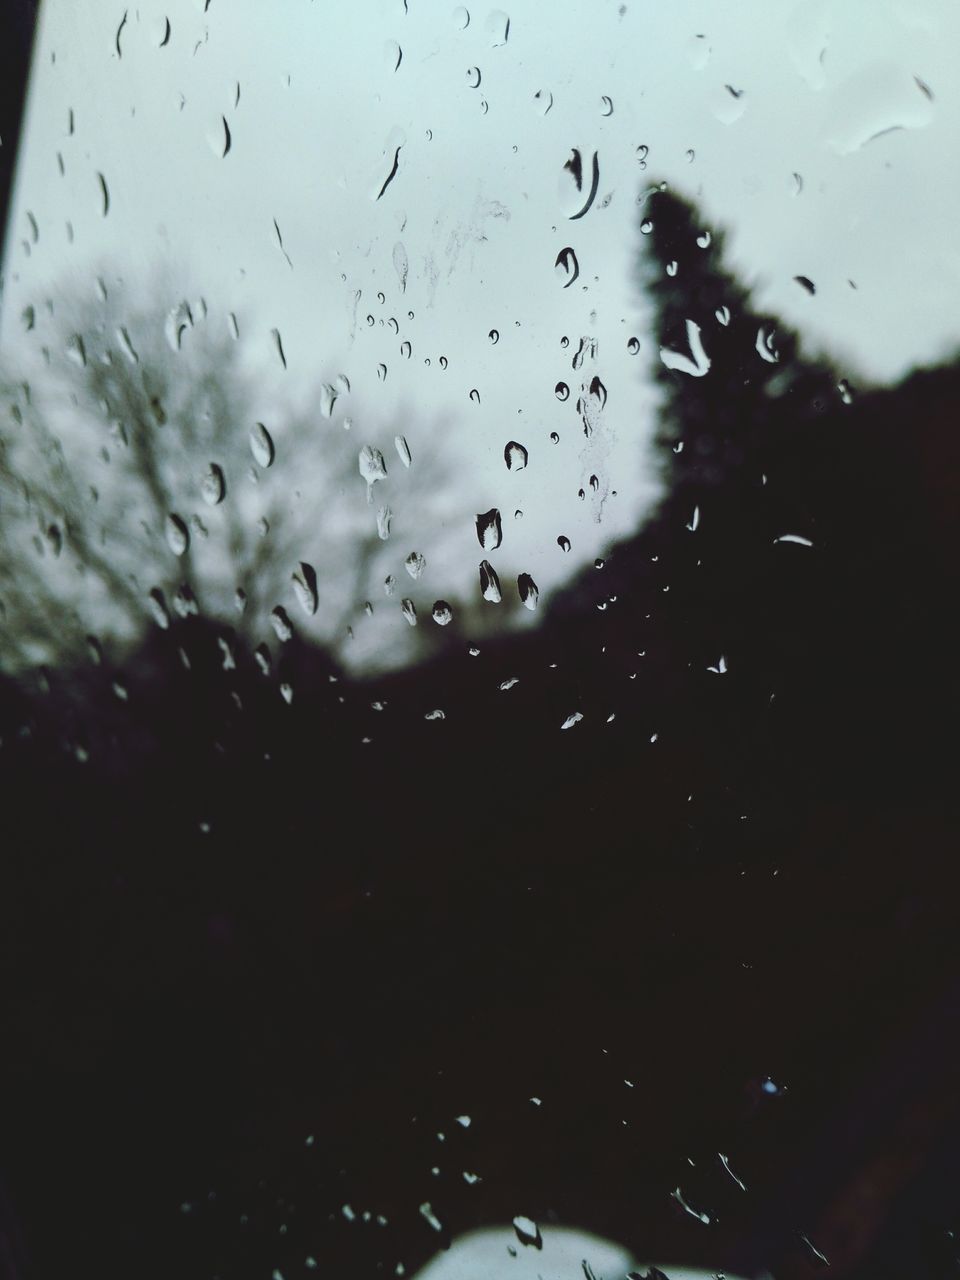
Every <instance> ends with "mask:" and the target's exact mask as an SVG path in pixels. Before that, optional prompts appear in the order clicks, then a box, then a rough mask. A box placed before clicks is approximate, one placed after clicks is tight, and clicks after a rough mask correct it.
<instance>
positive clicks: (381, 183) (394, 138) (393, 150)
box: [370, 129, 406, 200]
mask: <svg viewBox="0 0 960 1280" xmlns="http://www.w3.org/2000/svg"><path fill="white" fill-rule="evenodd" d="M405 140H406V139H405V137H404V135H403V133H402V131H400V130H397V129H394V130H393V131H392V132H391V134H390V137H389V138H388V139H387V145H386V146H385V147H384V151H383V157H382V159H381V162H380V165H379V166H378V170H377V177H376V178H375V179H374V182H373V186H372V188H371V191H370V194H371V196H372V197H373V199H374V200H380V199H382V197H383V195H384V192H385V191H386V190H387V187H389V186H390V184H391V182H393V180H394V178H395V177H396V176H397V171H398V170H399V168H400V152H401V150H402V148H403V145H404V142H405ZM381 175H383V176H381Z"/></svg>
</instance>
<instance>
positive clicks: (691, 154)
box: [683, 147, 697, 164]
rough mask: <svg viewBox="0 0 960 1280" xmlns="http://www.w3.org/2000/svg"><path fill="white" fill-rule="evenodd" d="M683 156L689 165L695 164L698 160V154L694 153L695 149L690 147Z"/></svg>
mask: <svg viewBox="0 0 960 1280" xmlns="http://www.w3.org/2000/svg"><path fill="white" fill-rule="evenodd" d="M683 155H684V158H685V160H686V162H687V164H693V162H694V160H695V159H696V156H697V153H696V152H695V151H694V149H693V147H689V148H688V149H687V150H686V151H685V152H684V153H683Z"/></svg>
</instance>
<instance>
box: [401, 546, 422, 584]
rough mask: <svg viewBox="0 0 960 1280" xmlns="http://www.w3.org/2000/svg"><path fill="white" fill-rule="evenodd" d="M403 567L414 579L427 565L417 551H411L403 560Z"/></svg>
mask: <svg viewBox="0 0 960 1280" xmlns="http://www.w3.org/2000/svg"><path fill="white" fill-rule="evenodd" d="M403 567H404V568H405V569H406V571H407V573H409V575H410V577H411V578H413V579H414V581H416V580H417V578H419V577H420V575H421V574H422V573H423V571H424V569H425V568H426V567H427V562H426V560H425V558H424V557H423V556H422V555H421V554H420V552H419V551H411V552H410V554H409V555H408V556H407V558H406V560H404V562H403Z"/></svg>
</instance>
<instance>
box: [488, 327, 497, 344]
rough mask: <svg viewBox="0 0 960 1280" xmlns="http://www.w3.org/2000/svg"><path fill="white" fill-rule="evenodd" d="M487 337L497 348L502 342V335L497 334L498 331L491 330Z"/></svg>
mask: <svg viewBox="0 0 960 1280" xmlns="http://www.w3.org/2000/svg"><path fill="white" fill-rule="evenodd" d="M487 337H488V338H489V339H490V341H491V342H492V343H493V345H494V346H496V345H497V343H498V342H499V341H500V334H499V333H498V332H497V330H496V329H491V330H490V332H489V333H488V334H487Z"/></svg>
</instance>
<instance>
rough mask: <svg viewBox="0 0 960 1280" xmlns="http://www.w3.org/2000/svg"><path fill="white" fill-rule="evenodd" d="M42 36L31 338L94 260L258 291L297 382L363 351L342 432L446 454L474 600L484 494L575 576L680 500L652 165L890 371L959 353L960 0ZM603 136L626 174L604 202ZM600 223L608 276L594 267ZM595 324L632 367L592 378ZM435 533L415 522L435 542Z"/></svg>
mask: <svg viewBox="0 0 960 1280" xmlns="http://www.w3.org/2000/svg"><path fill="white" fill-rule="evenodd" d="M467 10H468V11H469V14H468V15H467ZM125 15H126V18H125V21H123V20H124V16H125ZM507 15H509V26H507ZM467 16H468V17H469V21H467ZM168 24H169V26H168ZM118 44H119V52H118ZM38 49H39V52H38V55H37V59H36V64H35V67H34V71H33V75H32V79H31V85H30V94H29V102H28V109H27V115H26V125H25V135H24V144H23V148H22V151H21V158H20V166H19V171H18V175H17V183H16V188H15V195H14V202H13V207H12V213H11V235H10V236H9V240H8V257H7V262H6V273H5V274H6V285H5V293H4V301H3V314H2V325H3V328H2V338H3V342H4V346H5V347H6V349H7V354H8V355H11V354H14V353H15V352H16V349H17V347H18V344H21V343H22V342H24V341H27V340H28V339H27V338H25V336H24V335H23V334H22V327H21V324H20V321H19V317H20V314H21V312H22V310H23V308H24V307H25V306H26V305H27V304H28V303H38V302H39V301H40V300H41V299H42V298H43V297H46V296H54V297H55V296H56V292H57V289H58V288H59V287H62V282H63V281H64V280H65V279H70V280H72V281H76V282H78V283H79V284H80V285H81V287H82V288H89V289H90V290H91V291H92V289H93V281H94V279H95V276H96V274H97V272H98V271H99V272H102V273H103V274H104V275H105V277H108V278H113V277H117V276H121V277H123V278H124V279H125V281H126V282H127V286H128V288H129V287H131V286H132V285H133V284H135V283H136V282H137V281H138V280H142V281H144V282H147V281H149V280H151V279H153V278H154V277H153V276H152V273H153V272H154V271H155V269H156V267H157V265H158V264H159V265H160V266H161V267H162V269H163V271H164V272H165V275H166V278H167V279H169V280H170V281H171V282H175V281H186V282H188V287H189V289H190V290H191V296H196V295H199V294H203V295H204V297H205V298H206V300H207V302H208V305H209V308H210V317H211V320H210V322H211V323H214V324H222V325H224V326H226V324H227V318H228V315H229V313H230V312H234V313H235V314H236V315H237V317H238V320H239V323H240V326H241V342H242V344H243V347H244V352H245V355H246V357H247V359H248V360H249V361H250V362H251V366H252V367H256V368H257V369H258V370H259V371H260V387H261V391H262V397H263V400H264V402H265V403H267V405H268V406H269V403H270V400H271V397H273V398H275V400H276V403H277V405H278V406H279V405H280V404H281V403H282V402H283V400H284V398H285V397H288V396H291V395H296V394H297V388H302V387H303V386H305V385H307V384H308V383H313V382H315V381H317V380H318V379H320V378H323V379H332V378H333V377H335V376H336V375H337V374H339V373H344V374H346V375H347V376H348V377H349V379H350V382H351V386H352V388H353V390H352V392H351V395H350V396H349V397H345V398H343V399H342V400H341V401H340V402H339V403H338V405H337V412H336V413H335V415H334V418H333V419H332V420H331V421H329V422H327V423H325V424H324V425H323V427H322V429H324V430H339V429H341V427H342V425H343V418H344V416H347V415H349V416H350V417H351V418H352V420H353V425H352V428H351V429H352V430H353V432H354V433H355V435H356V443H357V447H358V448H359V447H360V445H362V444H364V443H367V442H373V441H374V440H375V439H377V442H380V441H379V438H378V424H381V425H382V424H383V423H385V422H388V421H390V422H392V421H393V418H394V416H395V415H397V414H399V415H402V417H403V420H404V421H405V422H408V423H409V426H408V429H407V436H408V439H409V441H410V444H411V447H412V449H413V451H414V455H415V457H416V455H417V453H418V452H419V451H423V450H431V451H439V454H440V456H441V457H442V459H443V460H444V462H445V463H446V464H447V466H448V470H449V473H450V476H451V479H450V482H449V483H450V486H451V487H450V493H449V495H448V496H449V497H451V498H452V502H451V504H450V505H451V512H452V514H451V520H450V524H451V529H450V536H449V538H447V539H446V540H445V541H444V543H443V545H442V546H440V545H438V546H437V547H436V548H434V551H435V557H434V562H433V563H434V566H435V567H436V570H437V573H438V575H439V576H438V579H437V589H438V593H440V592H441V588H442V587H443V581H444V578H443V575H444V574H446V575H447V576H448V577H450V576H451V575H452V576H454V577H458V578H459V579H463V582H464V584H465V583H466V582H467V581H468V580H469V581H475V578H476V565H477V561H478V560H479V558H480V555H479V554H478V552H479V547H478V546H477V542H476V535H475V533H474V529H473V520H474V516H475V514H476V513H477V512H478V511H482V510H485V509H487V508H489V507H493V506H497V507H499V508H500V509H501V510H502V511H503V513H504V520H505V527H504V543H503V548H502V550H501V552H500V553H498V554H499V555H500V560H499V561H498V564H499V565H500V567H501V568H502V569H503V570H505V571H509V570H511V569H512V570H513V571H514V572H516V571H518V570H528V571H530V572H532V573H533V574H534V575H535V577H536V578H537V580H538V581H539V582H540V585H541V589H542V590H543V589H549V588H550V587H551V586H552V585H555V584H557V583H558V582H559V581H561V580H562V579H563V577H564V576H565V575H567V574H569V573H570V572H571V571H572V570H573V569H575V568H577V567H578V566H579V565H581V564H583V563H584V562H585V561H587V560H589V559H592V558H593V557H594V556H595V555H596V554H598V552H599V551H600V550H601V548H602V547H603V545H604V544H605V543H606V542H608V541H610V540H611V539H613V538H614V537H615V536H617V535H618V534H622V533H623V532H625V531H627V530H629V529H632V528H633V527H635V525H636V523H637V521H638V519H639V517H640V515H641V513H642V512H643V511H644V510H646V509H648V508H649V505H650V503H651V501H652V498H653V496H654V493H655V484H654V481H653V479H652V475H651V472H650V468H649V466H648V465H646V462H647V459H646V456H645V444H646V443H647V441H648V440H649V436H650V431H651V424H652V416H653V393H652V390H651V389H650V384H649V381H648V379H647V377H646V372H645V371H646V370H648V369H649V367H650V361H654V360H656V359H657V353H656V350H655V349H654V348H653V347H652V345H651V342H650V339H649V335H648V333H647V330H646V327H645V326H646V316H645V312H644V306H643V302H642V299H640V298H638V297H637V296H636V294H635V292H634V290H633V287H632V283H631V280H632V264H633V261H634V258H635V255H636V252H637V240H638V236H637V208H636V199H637V195H638V193H639V192H640V191H641V190H642V188H643V187H644V185H646V184H648V183H649V182H650V181H651V180H657V181H660V180H665V181H667V182H668V183H669V184H670V185H671V186H673V187H675V188H676V189H678V190H680V191H682V192H684V193H686V194H688V195H691V196H695V197H696V198H698V199H699V200H700V201H701V202H702V204H703V207H704V210H705V216H706V220H707V222H708V224H709V223H710V222H711V221H712V222H713V223H714V224H715V225H717V226H718V227H723V228H725V229H727V230H728V231H729V233H730V237H731V240H730V243H731V250H732V254H733V256H734V259H735V262H736V264H737V266H738V268H739V270H740V271H741V272H742V274H743V275H744V277H745V278H746V279H747V280H749V281H751V282H753V283H755V285H756V287H757V290H758V294H759V300H760V302H761V304H762V305H763V306H764V307H766V308H771V309H773V310H774V311H776V312H779V313H781V314H782V315H783V316H784V317H785V318H786V319H787V320H788V321H790V322H791V323H792V324H794V325H795V326H796V327H797V328H798V329H799V330H800V331H801V333H802V334H803V335H804V336H805V341H806V345H807V349H808V350H810V351H811V352H815V351H817V350H826V351H829V352H831V353H832V354H834V355H836V356H838V357H839V358H840V359H841V360H842V361H843V362H844V367H845V369H847V370H848V371H849V373H850V375H851V377H852V378H853V379H854V380H856V379H857V378H859V379H860V380H861V381H863V380H868V379H871V380H879V381H883V380H892V379H896V378H899V377H900V376H901V375H902V374H903V373H904V372H905V371H906V370H907V369H909V368H910V367H912V366H913V365H915V364H917V363H923V362H927V361H933V360H936V359H938V358H941V357H942V356H943V355H945V354H948V353H949V352H951V351H953V350H954V348H955V346H956V342H957V334H958V329H960V324H958V319H957V317H958V314H960V313H958V310H957V306H956V299H957V297H958V295H960V250H958V236H957V230H956V210H957V208H958V207H960V199H958V197H960V167H958V166H957V164H956V139H957V136H958V134H957V124H958V120H960V103H958V98H960V80H958V77H957V75H956V56H957V50H958V49H960V6H958V5H956V4H955V3H953V2H952V0H902V2H901V0H803V3H800V4H792V3H777V2H776V0H773V2H771V0H741V3H738V4H720V3H716V2H715V3H698V2H697V0H677V2H675V3H672V4H670V5H664V4H660V3H652V2H651V0H644V2H639V0H625V2H624V3H619V0H576V2H571V3H565V4H563V3H561V4H557V5H550V6H546V5H544V4H542V3H540V4H534V3H531V2H530V0H521V2H517V3H509V2H508V3H507V4H506V6H505V11H504V10H499V9H494V8H492V7H491V6H489V5H487V4H482V5H476V6H474V5H470V4H468V5H467V6H466V10H465V9H462V8H458V7H457V6H455V5H454V4H452V3H449V2H448V0H354V2H353V3H350V4H347V3H341V4H336V3H332V2H331V0H316V2H313V0H282V2H278V3H275V4H263V3H262V0H209V3H208V4H207V5H206V6H205V3H204V0H144V3H141V4H139V5H135V4H129V5H128V6H127V7H126V8H125V6H124V3H122V2H121V3H117V4H113V3H106V2H105V0H45V3H44V6H43V11H42V15H41V29H40V39H39V46H38ZM548 106H549V109H546V108H547V107H548ZM71 118H72V122H73V132H72V133H71V132H70V122H71ZM224 120H225V121H226V127H227V129H228V130H229V149H227V150H226V154H224V151H225V149H226V136H227V135H226V132H225V127H224ZM641 146H642V147H644V148H648V151H647V152H646V153H645V154H646V159H645V164H646V168H645V169H644V168H642V167H641V164H640V163H639V159H638V154H639V155H643V154H644V153H642V152H641V153H638V147H641ZM398 147H399V152H398V151H397V148H398ZM572 148H579V149H580V151H581V153H582V155H583V157H584V162H585V164H586V165H589V163H590V157H592V155H593V153H594V152H596V154H597V158H598V167H599V185H598V190H597V196H596V199H595V201H594V203H593V206H592V207H591V208H590V210H589V212H588V213H586V215H585V216H583V217H581V218H576V219H572V218H571V217H570V214H571V213H574V212H576V211H577V208H578V204H579V203H581V202H580V201H578V199H577V197H576V192H575V191H573V190H572V189H571V184H570V182H569V179H568V180H567V183H566V186H565V185H564V182H563V179H564V176H565V175H564V163H565V161H566V160H567V159H568V157H569V155H570V152H571V149H572ZM58 155H59V156H60V157H61V158H62V164H63V173H62V174H61V172H60V162H59V161H58ZM395 159H396V172H395V174H394V176H393V177H392V179H391V180H390V181H389V182H388V181H387V180H388V177H389V175H390V173H391V171H392V169H393V166H394V160H395ZM101 174H102V176H103V180H104V182H105V184H106V189H107V192H108V195H109V207H108V209H107V211H106V213H105V212H104V206H105V201H104V191H103V188H102V185H101V182H100V178H99V176H98V175H101ZM385 184H386V186H385V190H383V193H382V195H380V198H379V199H378V198H376V196H377V193H378V192H380V190H381V188H383V187H384V185H385ZM275 222H276V227H275V225H274V223H275ZM68 223H69V226H70V229H69V231H68V225H67V224H68ZM277 227H278V228H279V236H281V237H282V247H281V244H280V242H279V238H278V232H277ZM398 246H402V248H398ZM568 246H569V247H571V248H573V249H574V251H575V253H576V256H577V259H578V262H579V270H580V275H579V278H578V279H577V280H576V281H575V282H574V283H573V284H572V285H570V287H568V288H564V287H563V280H562V279H560V278H558V275H557V271H556V269H555V261H556V258H557V255H558V253H559V252H560V251H561V250H562V249H564V248H566V247H568ZM404 260H405V261H406V263H407V268H406V286H405V290H404V289H403V288H402V286H401V279H400V275H401V272H402V270H403V262H404ZM798 274H802V275H805V276H807V277H809V278H810V279H811V280H813V281H814V282H815V285H816V294H815V295H814V296H810V295H809V294H808V293H807V292H805V291H804V290H803V289H802V288H800V287H799V286H798V285H797V284H796V283H795V282H794V279H793V278H794V276H796V275H798ZM851 280H852V281H854V282H855V284H856V289H853V288H851V286H850V283H849V282H850V281H851ZM154 287H155V286H154ZM170 287H171V290H172V289H173V288H174V285H173V284H172V283H171V286H170ZM379 292H382V293H383V295H384V302H383V303H381V302H380V301H379V300H378V293H379ZM177 300H178V299H177V296H176V295H175V294H174V293H171V296H169V297H163V298H157V300H156V301H157V305H158V308H160V309H162V310H166V309H167V308H168V307H169V306H171V305H173V304H174V303H175V302H176V301H177ZM411 311H412V312H413V317H412V318H410V316H409V314H408V313H409V312H411ZM368 315H372V316H373V317H374V323H373V325H372V326H369V325H368V322H367V316H368ZM391 318H393V319H395V321H396V330H397V331H396V332H394V331H393V327H392V326H391V325H390V324H389V323H388V322H389V321H390V319H391ZM274 329H276V330H278V331H279V332H280V334H281V336H282V342H283V348H284V352H285V355H286V360H287V366H288V367H287V369H286V370H283V369H282V368H281V366H280V362H279V360H278V358H277V355H276V349H275V345H274V342H273V339H272V337H271V331H272V330H274ZM491 329H496V330H497V331H498V333H499V341H497V342H494V341H492V340H491V338H490V337H489V336H488V335H489V332H490V330H491ZM564 335H566V336H568V337H569V339H570V347H569V348H567V349H564V348H562V347H561V338H562V337H563V336H564ZM585 335H589V336H591V337H592V338H595V339H596V340H597V356H596V361H595V363H593V364H592V365H591V364H590V363H589V362H588V363H587V364H585V365H584V367H583V368H582V369H580V370H579V371H574V370H573V369H572V368H571V357H572V355H573V353H574V351H575V350H576V349H577V346H578V344H579V340H580V338H581V337H583V336H585ZM633 335H637V336H638V337H639V338H640V341H641V350H640V354H639V355H638V356H631V355H630V354H629V353H628V350H627V341H628V339H629V338H630V337H631V336H633ZM404 342H409V344H410V356H409V358H408V357H406V356H405V354H403V353H402V347H401V344H402V343H404ZM707 354H708V355H709V351H708V353H707ZM441 356H444V357H445V358H446V361H447V367H446V368H445V369H444V368H442V367H441V363H440V359H439V358H440V357H441ZM426 360H429V361H430V363H429V365H427V364H426V363H425V361H426ZM381 365H382V366H385V376H384V374H382V373H381V372H378V366H381ZM594 373H598V374H599V375H600V376H601V378H602V380H603V382H604V384H605V386H606V388H607V392H608V399H607V404H606V408H605V409H604V411H603V413H602V414H601V415H600V418H599V420H598V421H597V423H596V424H595V430H594V434H593V436H592V437H591V438H590V439H589V440H588V439H586V438H585V437H584V434H583V430H582V426H581V424H580V421H579V419H578V417H577V414H576V409H575V402H576V398H577V393H578V390H579V387H580V383H581V380H582V379H583V378H584V375H586V380H587V381H589V379H590V377H592V376H593V374H594ZM560 380H563V381H565V382H567V383H568V384H569V385H570V388H571V395H570V399H569V400H568V401H567V402H566V403H560V402H559V401H558V400H557V398H556V396H555V394H554V387H555V384H556V383H557V382H558V381H560ZM474 389H475V390H476V391H477V392H478V394H479V404H477V403H474V402H473V401H472V400H471V398H470V392H471V391H472V390H474ZM259 408H260V407H259V406H258V409H259ZM341 409H342V413H341V412H340V411H341ZM255 416H263V413H262V412H258V413H257V414H256V415H255ZM438 422H443V423H444V424H445V425H444V427H443V429H442V430H438V429H437V425H436V424H437V423H438ZM249 425H250V424H242V426H238V430H239V429H242V430H243V431H244V432H246V431H247V430H248V429H249ZM551 432H556V433H557V434H558V435H559V443H552V442H551ZM509 439H516V440H519V441H521V442H522V443H523V444H525V445H526V446H527V447H528V449H529V451H530V461H529V466H528V467H527V468H526V470H525V471H523V472H520V473H517V472H508V471H507V469H506V467H505V466H504V462H503V448H504V445H505V443H506V442H507V441H508V440H509ZM591 475H597V476H598V479H599V487H598V488H597V490H596V492H593V491H592V490H590V488H589V485H588V477H589V476H591ZM582 486H585V487H586V488H587V499H586V500H585V501H581V500H580V499H579V498H578V496H577V495H578V490H579V489H580V488H581V487H582ZM614 491H616V495H615V496H614ZM359 492H360V496H361V498H362V486H361V489H360V490H359ZM515 510H522V511H523V519H522V520H519V519H514V516H513V513H514V511H515ZM456 512H461V513H462V520H461V521H459V522H458V519H457V517H456ZM508 517H509V519H508ZM402 518H403V517H402V516H401V520H402ZM415 525H416V516H415V513H414V512H408V513H407V534H408V535H409V536H408V541H409V540H410V538H412V537H413V536H414V534H415ZM560 534H564V535H566V536H568V537H569V538H570V540H571V544H572V550H571V553H570V554H569V555H564V553H563V552H562V551H560V549H559V548H558V546H557V543H556V538H557V536H558V535H560ZM424 550H425V551H426V552H427V554H428V559H429V557H430V549H428V548H424ZM464 589H467V588H466V586H464Z"/></svg>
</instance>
